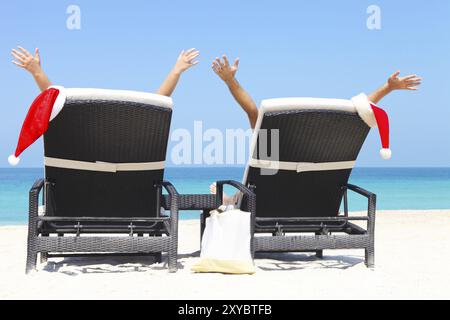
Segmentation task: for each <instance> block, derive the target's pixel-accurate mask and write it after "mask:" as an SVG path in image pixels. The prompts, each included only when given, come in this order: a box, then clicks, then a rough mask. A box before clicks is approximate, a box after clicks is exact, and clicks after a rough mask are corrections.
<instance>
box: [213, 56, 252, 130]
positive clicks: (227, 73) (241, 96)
mask: <svg viewBox="0 0 450 320" xmlns="http://www.w3.org/2000/svg"><path fill="white" fill-rule="evenodd" d="M222 58H223V61H222V60H221V59H219V58H216V60H215V61H213V64H212V69H213V70H214V72H215V73H216V74H217V75H218V76H219V77H220V78H221V79H222V80H223V82H225V84H226V85H227V86H228V89H229V90H230V92H231V94H232V95H233V97H234V99H235V100H236V102H237V103H239V105H240V106H241V107H242V109H243V110H244V111H245V113H247V116H248V120H249V122H250V126H251V128H252V129H254V128H255V126H256V120H257V119H258V108H257V107H256V104H255V102H254V101H253V99H252V97H251V96H250V95H249V94H248V93H247V92H246V91H245V90H244V88H242V86H241V85H240V83H239V82H238V81H237V79H236V72H237V71H238V68H239V59H236V61H235V62H234V64H233V65H230V62H229V61H228V58H227V56H226V55H223V57H222Z"/></svg>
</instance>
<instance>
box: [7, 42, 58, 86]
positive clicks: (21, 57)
mask: <svg viewBox="0 0 450 320" xmlns="http://www.w3.org/2000/svg"><path fill="white" fill-rule="evenodd" d="M18 49H19V50H16V49H12V51H11V54H12V56H13V57H14V59H15V60H13V61H12V63H14V64H15V65H16V66H18V67H20V68H22V69H25V70H27V71H28V72H29V73H31V75H32V76H33V78H34V81H36V84H37V85H38V87H39V89H40V90H41V91H44V90H46V89H48V87H50V86H51V85H52V83H51V82H50V80H49V79H48V77H47V75H46V74H45V72H44V70H43V69H42V66H41V57H40V55H39V49H38V48H36V50H35V52H34V56H33V55H32V54H31V53H29V52H28V51H27V50H26V49H24V48H22V47H18Z"/></svg>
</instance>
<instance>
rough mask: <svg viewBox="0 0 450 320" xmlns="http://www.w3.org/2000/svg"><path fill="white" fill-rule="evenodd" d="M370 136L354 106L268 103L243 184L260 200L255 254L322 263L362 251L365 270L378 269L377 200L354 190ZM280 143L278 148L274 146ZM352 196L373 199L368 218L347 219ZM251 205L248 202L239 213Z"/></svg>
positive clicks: (303, 101) (307, 100) (262, 111)
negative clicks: (303, 256) (333, 255)
mask: <svg viewBox="0 0 450 320" xmlns="http://www.w3.org/2000/svg"><path fill="white" fill-rule="evenodd" d="M369 130H370V128H369V126H368V125H367V124H366V123H365V122H364V121H363V120H362V119H361V118H360V116H359V115H358V113H357V111H356V110H355V106H354V105H353V103H352V101H350V100H336V99H312V98H289V99H272V100H266V101H264V102H263V103H262V107H261V109H260V114H259V119H258V123H257V126H256V130H255V133H254V137H253V142H252V145H253V146H252V153H251V154H252V159H251V160H250V161H249V164H248V167H247V169H246V172H245V176H244V185H245V186H246V187H247V188H248V189H250V190H251V191H253V192H254V193H255V195H256V214H255V215H253V222H252V224H253V225H252V230H253V231H252V233H253V250H254V252H295V251H307V252H308V251H311V252H316V254H317V256H318V257H322V254H323V250H324V249H364V250H365V263H366V265H367V266H368V267H373V266H374V228H375V203H376V196H375V194H373V193H370V192H368V191H366V190H363V189H362V188H360V187H357V186H354V185H349V184H348V180H349V176H350V174H351V172H352V168H353V166H354V164H355V160H356V158H357V156H358V154H359V152H360V149H361V147H362V146H363V143H364V141H365V139H366V137H367V135H368V133H369ZM264 131H266V133H267V135H266V133H265V132H264ZM266 137H267V138H266ZM266 140H267V141H269V143H268V144H267V143H265V142H264V141H266ZM277 140H278V141H279V148H276V145H275V144H273V145H272V144H271V143H270V141H272V142H275V141H277ZM265 145H268V148H267V149H268V150H264V149H265V148H262V146H265ZM271 145H272V147H271ZM276 149H278V150H276ZM276 153H278V157H276V159H274V156H275V155H276ZM242 187H243V186H242ZM348 190H350V191H353V192H356V193H358V194H360V195H362V196H364V197H366V198H367V200H368V213H367V215H366V216H362V217H361V216H349V214H348V203H347V191H348ZM220 193H221V188H218V194H220ZM249 198H251V197H248V196H247V199H249ZM342 201H343V202H344V210H343V212H342V213H340V206H341V203H342ZM247 202H248V201H246V200H245V197H244V201H242V203H241V205H244V206H246V207H248V206H249V204H248V203H247ZM250 207H252V205H251V204H250ZM205 215H206V212H205V213H204V214H203V217H202V225H203V228H204V219H205Z"/></svg>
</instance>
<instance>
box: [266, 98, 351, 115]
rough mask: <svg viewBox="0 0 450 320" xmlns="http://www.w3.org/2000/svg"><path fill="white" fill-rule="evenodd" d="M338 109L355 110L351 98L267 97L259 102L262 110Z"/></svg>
mask: <svg viewBox="0 0 450 320" xmlns="http://www.w3.org/2000/svg"><path fill="white" fill-rule="evenodd" d="M315 109H317V110H339V111H347V112H355V113H356V108H355V106H354V105H353V103H352V101H351V100H345V99H323V98H279V99H267V100H263V101H262V102H261V110H262V112H264V113H265V112H270V111H286V110H315Z"/></svg>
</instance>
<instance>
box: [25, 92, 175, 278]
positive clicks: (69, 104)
mask: <svg viewBox="0 0 450 320" xmlns="http://www.w3.org/2000/svg"><path fill="white" fill-rule="evenodd" d="M65 93H66V97H67V98H66V102H65V105H64V108H63V110H62V111H61V113H60V114H59V115H58V116H57V117H56V118H55V119H54V120H53V121H52V122H51V124H50V126H49V129H48V131H47V132H46V134H45V136H44V145H45V179H42V180H39V181H37V182H36V183H35V184H34V186H33V187H32V189H31V191H30V210H29V234H28V253H27V265H26V271H27V272H29V271H31V270H33V269H34V268H35V267H36V263H37V256H38V254H39V253H40V255H41V261H44V262H45V261H46V260H47V258H49V257H61V256H71V255H83V256H84V255H98V254H102V255H105V254H119V255H127V256H128V255H133V254H139V255H151V254H154V255H156V257H157V258H159V259H160V257H161V253H162V252H167V253H168V258H169V262H168V266H169V270H170V271H172V272H175V271H176V270H177V232H178V209H177V197H178V193H177V191H176V190H175V188H174V187H173V186H172V185H171V184H170V183H168V182H164V181H163V175H164V161H165V158H166V151H167V143H168V137H169V129H170V123H171V117H172V109H171V107H172V100H171V99H170V98H167V97H162V96H159V95H154V94H147V93H138V92H130V91H114V90H99V89H66V92H65ZM162 189H166V190H167V192H168V196H162ZM41 191H43V192H42V194H43V197H42V199H43V200H42V201H43V206H41V207H42V208H43V212H42V213H40V214H39V213H38V211H39V207H40V205H39V194H40V193H41ZM161 208H165V209H168V210H170V213H169V214H168V215H166V214H164V211H163V210H162V209H161Z"/></svg>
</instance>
